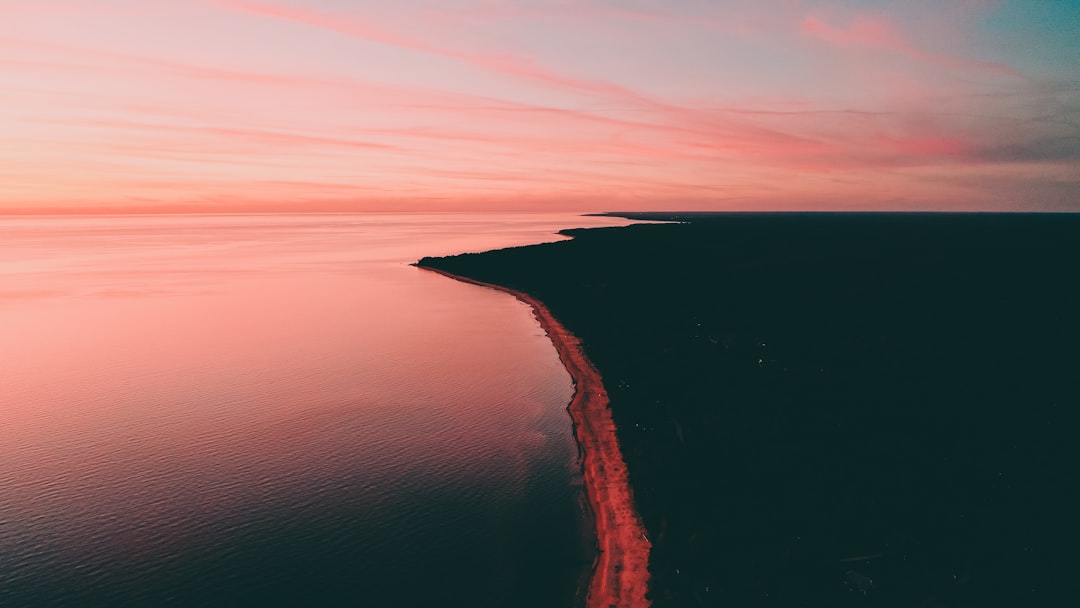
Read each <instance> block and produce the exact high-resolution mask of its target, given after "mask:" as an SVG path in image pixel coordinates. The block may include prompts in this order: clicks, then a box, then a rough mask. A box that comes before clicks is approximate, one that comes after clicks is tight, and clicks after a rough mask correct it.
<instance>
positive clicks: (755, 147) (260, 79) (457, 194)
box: [0, 0, 1080, 213]
mask: <svg viewBox="0 0 1080 608" xmlns="http://www.w3.org/2000/svg"><path fill="white" fill-rule="evenodd" d="M448 6H449V7H452V8H447V7H448ZM0 23H3V24H4V25H3V26H2V27H0V75H2V77H0V135H2V137H0V212H8V213H25V212H30V213H52V212H61V211H79V212H82V211H111V212H116V211H121V212H124V211H200V212H205V211H228V212H232V211H277V210H287V211H344V210H349V211H352V210H357V211H367V210H502V211H514V210H603V209H662V208H667V209H676V208H677V209H718V210H726V209H739V210H742V209H746V210H758V209H760V210H766V209H795V210H800V209H871V210H872V209H918V210H926V209H951V210H1047V211H1050V210H1056V211H1078V210H1080V202H1078V199H1077V197H1076V195H1075V192H1077V191H1078V190H1080V85H1078V76H1080V68H1078V67H1077V66H1080V42H1078V40H1080V38H1078V37H1077V36H1076V35H1075V34H1076V32H1077V31H1080V7H1078V5H1077V4H1076V3H1075V2H1072V1H1070V0H1062V1H1051V0H1046V1H1040V2H1030V1H1028V0H1013V1H1005V0H963V1H954V2H947V3H943V2H929V1H925V2H924V1H915V2H887V1H873V2H856V1H854V0H833V1H824V0H817V1H811V0H806V1H802V0H790V1H784V2H752V1H749V0H731V1H726V2H704V1H693V0H680V1H668V2H659V1H650V0H587V1H582V2H573V3H571V2H565V1H528V0H525V1H518V0H463V1H461V2H454V3H445V2H435V1H434V0H403V1H400V2H392V3H391V2H370V1H366V0H362V1H348V2H347V1H345V0H282V1H277V0H274V1H264V0H183V1H176V0H93V1H89V0H85V1H80V0H35V1H28V0H2V1H0Z"/></svg>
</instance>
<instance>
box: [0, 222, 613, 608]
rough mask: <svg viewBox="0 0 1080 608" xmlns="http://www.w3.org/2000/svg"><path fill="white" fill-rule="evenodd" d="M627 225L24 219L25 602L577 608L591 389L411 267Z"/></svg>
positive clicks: (8, 517) (5, 556)
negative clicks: (579, 394)
mask: <svg viewBox="0 0 1080 608" xmlns="http://www.w3.org/2000/svg"><path fill="white" fill-rule="evenodd" d="M618 223H621V220H613V219H610V218H580V217H573V216H568V215H561V216H557V215H542V216H540V215H506V216H496V215H333V216H330V215H307V216H304V215H294V216H249V217H237V216H187V217H138V218H137V217H107V218H9V219H0V605H4V606H7V605H11V606H24V605H71V606H88V605H90V606H92V605H109V606H114V605H157V604H166V603H173V604H176V605H206V604H210V605H237V604H238V603H244V604H247V603H257V604H262V605H295V604H301V603H303V604H316V605H352V606H435V605H469V606H544V607H552V606H566V605H572V604H573V596H574V593H575V589H576V585H577V579H578V577H579V576H580V575H581V573H582V569H583V567H584V566H585V565H586V564H587V562H588V560H589V559H590V558H591V556H590V555H589V549H588V547H589V540H588V539H587V538H586V535H585V534H584V532H583V528H582V522H581V513H580V508H579V494H578V485H577V484H578V483H579V480H578V478H577V474H576V471H575V457H576V448H575V445H574V442H573V437H572V434H571V426H570V420H569V417H568V416H567V414H566V412H565V409H564V408H565V406H566V403H567V402H568V400H569V397H570V394H571V384H570V378H569V376H568V375H567V374H566V372H565V370H564V369H563V368H562V366H561V365H560V364H559V361H558V358H557V356H556V354H555V352H554V349H553V348H552V347H551V345H550V343H549V342H547V340H546V338H545V337H544V335H543V332H542V331H541V329H540V327H539V325H538V324H537V323H536V321H535V320H534V319H533V318H532V316H531V314H530V311H529V310H528V308H527V307H525V306H524V305H523V304H521V303H519V302H517V301H516V300H514V299H513V298H510V297H509V296H506V295H504V294H500V293H497V292H494V291H490V290H485V289H481V288H477V287H473V286H469V285H464V284H461V283H457V282H454V281H451V280H448V279H446V278H443V277H441V276H438V275H435V274H433V273H429V272H425V271H421V270H418V269H415V268H412V267H409V266H408V265H407V264H408V263H409V262H412V261H414V260H416V259H418V258H419V257H421V256H424V255H439V254H448V253H456V252H461V251H479V250H484V249H490V248H494V247H502V246H508V245H514V244H523V243H529V242H539V241H543V240H553V239H554V238H556V237H554V236H553V235H552V231H553V230H555V229H559V228H566V227H573V226H587V225H613V224H618Z"/></svg>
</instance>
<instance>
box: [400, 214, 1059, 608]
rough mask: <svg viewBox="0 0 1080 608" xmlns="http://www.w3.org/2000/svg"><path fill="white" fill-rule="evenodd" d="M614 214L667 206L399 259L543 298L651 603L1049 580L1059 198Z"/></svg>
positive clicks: (1043, 586)
mask: <svg viewBox="0 0 1080 608" xmlns="http://www.w3.org/2000/svg"><path fill="white" fill-rule="evenodd" d="M622 215H624V216H626V217H631V218H638V219H655V220H675V221H676V222H678V223H665V224H642V225H633V226H628V227H624V228H597V229H587V230H569V231H565V232H564V234H566V235H568V236H572V237H574V238H572V239H570V240H564V241H560V242H554V243H546V244H542V245H534V246H528V247H516V248H509V249H502V250H497V251H491V252H486V253H480V254H465V255H459V256H451V257H446V258H425V259H423V260H421V261H420V262H419V265H420V266H423V267H428V268H435V269H438V270H441V271H443V272H447V273H451V274H453V275H456V276H458V277H468V278H469V279H471V280H474V281H479V282H482V283H487V284H491V285H498V286H500V287H501V288H505V289H507V290H510V291H511V292H513V293H515V294H521V295H520V296H519V297H522V298H523V299H525V301H528V302H535V301H539V302H542V303H543V304H542V306H539V307H537V310H543V311H546V312H544V313H541V318H542V319H543V318H544V316H553V317H554V318H555V319H558V321H559V322H560V323H561V326H565V328H566V329H567V330H569V331H570V332H572V334H573V336H575V337H576V340H575V341H573V342H567V343H565V344H576V343H578V341H579V343H580V346H581V348H582V349H583V351H584V352H585V353H586V354H587V355H588V360H590V361H592V362H593V363H594V364H595V366H596V369H597V370H599V373H600V374H601V375H602V377H603V384H604V386H606V389H607V393H608V396H609V398H610V401H611V407H610V412H611V416H612V420H613V421H614V425H615V435H616V436H617V439H618V446H619V447H620V448H621V451H622V457H623V459H624V460H625V462H626V466H627V473H628V479H629V483H630V491H631V493H632V496H633V500H634V502H633V504H634V505H635V506H636V507H637V510H638V512H639V513H640V516H641V521H642V522H643V524H644V526H645V534H646V535H647V538H648V539H649V541H650V542H651V547H650V548H649V551H648V561H649V576H648V586H649V589H648V596H647V597H648V601H650V602H651V605H652V606H655V607H656V608H665V607H676V606H742V607H749V606H794V605H808V606H838V607H845V606H852V607H857V606H896V607H914V606H935V607H949V606H998V605H1049V604H1052V603H1054V602H1053V599H1054V598H1055V597H1060V593H1062V592H1063V591H1064V590H1063V589H1061V585H1063V584H1064V582H1065V581H1068V580H1071V579H1070V575H1069V573H1068V572H1067V571H1066V570H1065V567H1066V566H1067V564H1069V563H1070V561H1069V560H1068V559H1059V558H1058V557H1057V556H1061V555H1067V554H1068V547H1065V546H1063V545H1064V543H1062V541H1061V538H1062V537H1061V533H1060V530H1062V529H1065V528H1066V527H1067V526H1068V522H1069V521H1070V520H1071V518H1072V514H1073V513H1075V510H1076V509H1077V508H1080V505H1077V504H1076V500H1075V498H1073V497H1072V494H1073V492H1072V488H1071V485H1070V484H1069V483H1068V481H1067V480H1068V479H1071V477H1072V471H1071V466H1072V463H1074V462H1076V461H1077V459H1078V458H1077V454H1076V447H1075V441H1074V439H1073V434H1074V432H1073V428H1072V426H1071V425H1070V424H1068V421H1069V420H1071V416H1070V410H1071V408H1073V407H1074V406H1075V404H1076V403H1078V402H1080V385H1078V384H1077V374H1076V370H1077V369H1080V349H1077V348H1076V345H1077V344H1080V316H1078V315H1077V313H1076V311H1077V310H1080V290H1078V289H1076V287H1075V274H1076V267H1077V264H1078V263H1080V215H1075V214H1073V215H1070V214H1056V215H1055V214H903V213H901V214H886V213H869V214H867V213H863V214H843V213H824V214H761V213H742V214H739V213H733V214H694V213H679V214H672V213H665V214H622ZM526 294H527V295H526ZM534 306H536V305H535V304H534ZM549 313H550V314H549ZM561 326H560V327H561ZM549 334H550V335H552V338H553V340H554V341H555V342H556V345H557V346H558V345H559V343H560V341H561V339H560V338H559V336H561V335H565V334H563V332H562V330H561V329H559V330H555V331H552V330H550V329H549ZM574 350H575V349H573V348H571V349H569V351H574ZM566 352H568V351H567V348H566V347H565V346H563V347H562V348H560V354H562V356H563V359H564V361H570V362H571V363H570V364H568V368H571V373H572V374H575V378H576V379H577V380H578V382H579V390H582V391H584V392H586V393H587V392H588V390H587V389H583V388H582V387H583V386H589V385H591V383H592V381H591V380H587V381H584V382H583V381H582V378H591V377H592V376H591V372H590V373H589V374H585V375H584V376H582V375H581V372H580V371H577V372H575V371H574V369H572V367H573V365H572V363H573V361H574V358H573V357H572V356H568V355H567V354H566ZM586 369H587V367H586ZM597 380H598V379H597ZM586 409H588V406H586ZM572 412H573V409H572ZM575 419H577V417H575ZM607 424H608V423H607V421H603V422H602V425H603V426H602V428H605V429H606V428H608V427H607ZM579 425H581V426H582V427H583V428H582V429H581V430H584V424H583V423H581V422H579ZM579 436H587V433H585V434H579ZM582 445H583V448H584V449H585V450H586V452H587V453H588V452H589V451H590V450H593V448H594V447H595V446H594V445H593V444H592V443H590V442H589V441H588V440H586V441H583V442H582ZM593 453H594V454H600V453H601V452H600V451H599V450H593ZM598 458H599V457H598ZM603 458H606V457H603ZM596 462H597V464H599V459H598V460H597V461H596ZM605 467H606V468H605V475H604V480H603V481H604V482H607V481H609V480H611V479H617V480H619V482H620V483H621V480H622V475H621V471H619V473H620V475H618V476H616V477H612V476H611V472H612V471H613V465H607V464H605ZM587 468H588V467H587ZM594 481H595V478H594ZM603 485H604V484H599V485H596V486H594V490H593V491H599V490H601V489H602V486H603ZM614 495H615V496H622V495H623V493H622V491H621V490H620V491H619V492H616V493H615V494H614ZM598 496H601V495H598ZM599 519H600V517H599V516H598V521H599ZM605 525H606V524H604V523H599V524H598V534H601V535H605V534H607V533H608V532H610V531H611V528H607V527H603V526H605ZM636 533H637V532H636V530H635V531H634V532H632V533H631V534H630V535H627V537H626V538H627V539H630V538H631V537H632V536H633V535H634V534H636ZM605 542H606V541H605V540H601V546H603V545H604V543H605ZM603 572H605V570H604V569H598V570H597V573H598V574H597V576H598V580H603V579H602V577H603V574H602V573H603ZM594 582H595V581H594ZM620 584H621V583H620ZM616 587H617V586H615V587H612V588H616ZM619 605H634V604H632V603H626V604H619Z"/></svg>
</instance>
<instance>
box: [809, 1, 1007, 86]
mask: <svg viewBox="0 0 1080 608" xmlns="http://www.w3.org/2000/svg"><path fill="white" fill-rule="evenodd" d="M800 31H801V32H802V33H803V34H804V35H807V36H810V37H813V38H816V39H818V40H821V41H824V42H826V43H828V44H830V45H833V46H837V47H842V48H868V49H881V50H886V51H891V52H895V53H899V54H901V55H905V56H907V57H910V58H913V59H917V60H920V61H925V62H929V63H932V64H935V65H937V66H941V67H945V68H949V69H955V70H978V71H987V72H994V73H998V74H1003V75H1007V76H1013V77H1017V78H1023V77H1024V75H1023V74H1021V73H1020V72H1019V71H1017V70H1015V69H1013V68H1012V67H1010V66H1008V65H1005V64H1003V63H998V62H994V61H979V60H977V59H968V58H964V57H950V56H946V55H938V54H934V53H930V52H927V51H924V50H922V49H919V48H917V47H916V46H915V45H914V44H912V42H911V40H910V38H909V36H907V35H905V34H904V33H903V32H902V31H901V28H900V27H899V26H898V24H897V23H896V22H895V21H893V20H890V19H888V18H886V17H884V16H869V15H862V16H859V17H856V18H855V19H853V20H852V21H851V22H850V24H849V25H847V26H846V27H844V26H833V25H830V24H829V23H827V22H826V21H824V20H823V19H821V18H820V17H817V16H812V15H811V16H807V17H805V18H804V19H803V21H802V24H801V26H800Z"/></svg>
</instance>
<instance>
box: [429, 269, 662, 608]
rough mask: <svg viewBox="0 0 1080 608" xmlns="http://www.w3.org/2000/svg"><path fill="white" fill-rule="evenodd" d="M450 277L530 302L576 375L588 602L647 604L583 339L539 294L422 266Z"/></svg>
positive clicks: (639, 533) (603, 399)
mask: <svg viewBox="0 0 1080 608" xmlns="http://www.w3.org/2000/svg"><path fill="white" fill-rule="evenodd" d="M421 268H424V269H425V270H430V271H432V272H437V273H439V274H442V275H445V276H447V277H450V278H452V279H455V280H458V281H462V282H465V283H471V284H473V285H479V286H482V287H488V288H490V289H496V290H499V291H503V292H506V293H509V294H511V295H513V296H514V297H516V298H517V299H519V300H521V301H522V302H525V303H526V304H528V305H529V306H531V307H532V309H533V312H534V313H535V315H536V318H537V320H539V321H540V325H541V327H543V328H544V331H546V332H547V335H548V337H549V338H551V342H552V343H553V344H554V345H555V349H556V350H557V351H558V353H559V358H560V359H561V360H562V362H563V365H564V366H565V367H566V369H567V371H568V372H569V373H570V376H571V377H572V378H573V381H574V396H573V398H572V400H571V401H570V405H569V406H568V407H567V411H569V412H570V416H571V418H572V419H573V421H574V437H575V438H576V440H577V442H578V445H579V446H580V448H581V459H582V473H583V475H584V479H585V492H586V495H587V497H588V501H589V507H590V508H591V510H592V514H593V519H594V525H595V530H596V542H597V555H596V559H595V560H594V562H593V571H592V577H591V580H590V581H589V587H588V595H587V597H586V602H585V603H586V606H587V608H609V607H612V606H618V607H619V608H640V607H645V606H649V605H650V602H649V600H647V599H646V597H645V594H646V592H647V591H648V585H649V570H648V566H649V549H650V547H651V544H650V542H649V540H648V537H647V536H646V534H645V527H644V526H643V525H642V523H641V518H640V516H639V515H638V513H637V511H636V510H635V509H634V499H633V493H632V491H631V489H630V484H629V480H628V479H627V473H626V464H625V462H624V461H623V458H622V452H621V451H620V449H619V441H618V438H617V437H616V436H615V424H614V422H613V421H612V418H611V409H610V408H609V407H608V404H609V400H608V396H607V392H606V391H605V390H604V384H603V379H602V378H601V377H600V374H599V373H598V372H597V371H596V368H595V367H594V366H593V365H592V363H591V362H590V361H589V359H588V358H587V357H586V356H585V353H584V352H583V351H582V349H581V343H580V341H579V340H578V339H577V337H575V336H574V335H573V334H571V333H570V332H569V331H567V330H566V328H565V327H563V326H562V324H561V323H559V321H558V320H557V319H556V318H555V317H554V316H553V315H552V314H551V312H550V311H549V310H548V309H547V307H545V306H544V305H543V304H542V303H541V302H540V301H539V300H537V299H535V298H533V297H531V296H529V295H528V294H525V293H522V292H519V291H515V290H513V289H508V288H506V287H502V286H500V285H494V284H491V283H484V282H482V281H476V280H473V279H469V278H466V277H462V276H458V275H455V274H451V273H449V272H445V271H442V270H438V269H435V268H428V267H421Z"/></svg>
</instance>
